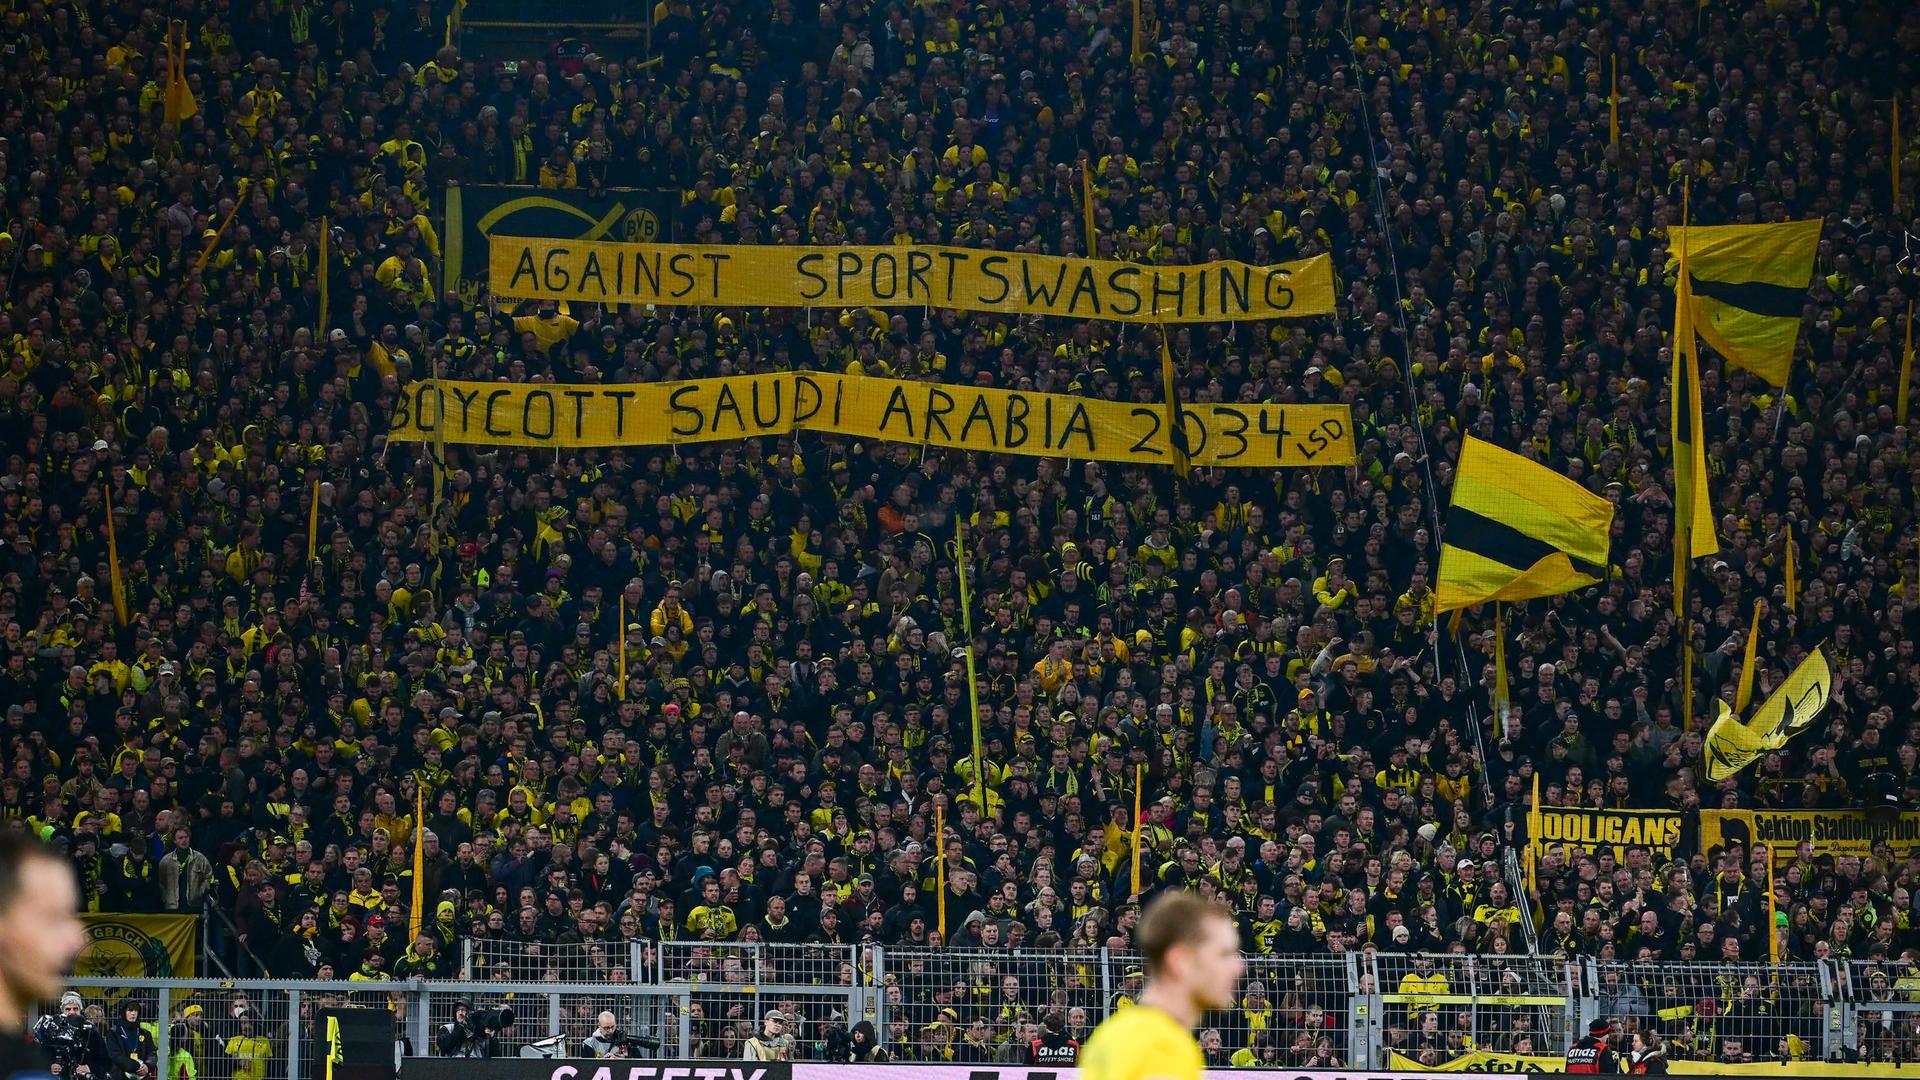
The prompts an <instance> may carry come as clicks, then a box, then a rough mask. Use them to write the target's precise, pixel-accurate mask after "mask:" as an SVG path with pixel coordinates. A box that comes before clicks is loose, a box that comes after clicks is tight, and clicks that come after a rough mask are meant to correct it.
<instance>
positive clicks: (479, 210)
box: [440, 184, 680, 306]
mask: <svg viewBox="0 0 1920 1080" xmlns="http://www.w3.org/2000/svg"><path fill="white" fill-rule="evenodd" d="M679 202H680V192H679V191H678V190H653V189H649V188H602V189H600V190H599V191H587V190H585V189H580V188H575V189H571V190H565V189H560V188H539V187H520V186H517V185H512V184H466V185H461V186H456V187H450V188H448V189H447V194H446V204H445V208H446V229H445V230H444V231H443V233H442V236H443V237H444V241H443V242H444V243H445V245H446V249H445V254H446V258H445V259H444V260H443V262H442V267H443V272H442V274H441V281H440V288H441V290H442V291H446V290H455V291H457V292H458V293H459V294H460V298H461V300H462V302H464V303H466V304H467V305H468V306H472V305H473V303H474V301H475V298H476V297H478V296H479V292H480V283H481V281H482V280H483V279H484V278H485V277H486V272H487V240H488V238H489V237H495V236H501V237H514V236H551V237H563V238H566V239H569V240H616V241H620V242H622V243H651V242H653V241H657V240H671V239H672V238H673V209H674V207H676V206H678V205H679Z"/></svg>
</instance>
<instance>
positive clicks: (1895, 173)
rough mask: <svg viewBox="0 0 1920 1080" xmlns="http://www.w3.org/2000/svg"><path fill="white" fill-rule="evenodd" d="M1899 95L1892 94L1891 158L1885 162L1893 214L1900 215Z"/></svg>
mask: <svg viewBox="0 0 1920 1080" xmlns="http://www.w3.org/2000/svg"><path fill="white" fill-rule="evenodd" d="M1900 153H1901V149H1900V93H1899V91H1897V90H1896V91H1894V94H1893V157H1892V158H1891V160H1889V161H1888V162H1887V178H1888V179H1889V180H1891V181H1893V212H1894V213H1895V214H1896V215H1897V214H1899V213H1900Z"/></svg>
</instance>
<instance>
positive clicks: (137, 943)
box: [74, 915, 200, 1000]
mask: <svg viewBox="0 0 1920 1080" xmlns="http://www.w3.org/2000/svg"><path fill="white" fill-rule="evenodd" d="M199 920H200V917H199V916H198V915H82V916H80V922H81V925H83V926H84V927H86V931H87V944H86V947H85V948H83V949H81V950H80V959H79V961H78V963H76V964H75V966H74V974H76V975H84V976H87V977H89V978H114V979H121V980H124V981H125V982H126V983H127V984H128V985H129V986H132V985H134V984H136V983H138V982H139V981H140V980H144V979H191V978H193V977H194V974H195V972H194V958H195V956H196V950H197V949H198V947H199V942H198V941H197V940H195V939H196V937H197V936H198V935H197V930H198V924H199ZM125 993H126V991H125V990H121V991H118V992H117V993H116V992H114V991H108V992H107V995H106V996H107V997H108V998H109V999H112V1000H117V999H118V998H119V997H121V996H124V995H125Z"/></svg>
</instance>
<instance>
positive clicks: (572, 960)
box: [460, 939, 657, 983]
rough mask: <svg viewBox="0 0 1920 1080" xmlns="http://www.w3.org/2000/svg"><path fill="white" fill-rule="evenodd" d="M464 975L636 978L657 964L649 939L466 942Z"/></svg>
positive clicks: (522, 979)
mask: <svg viewBox="0 0 1920 1080" xmlns="http://www.w3.org/2000/svg"><path fill="white" fill-rule="evenodd" d="M462 944H463V950H462V953H461V966H460V977H461V978H463V979H472V980H482V981H491V982H502V981H506V982H547V983H557V982H577V983H633V982H645V981H648V978H649V973H650V972H651V971H652V970H653V964H654V960H653V956H652V954H653V952H654V950H655V948H656V947H657V946H656V945H655V943H654V942H650V941H630V942H604V941H589V942H577V941H575V942H561V943H558V944H551V943H543V942H537V941H496V940H493V939H482V940H474V939H468V940H467V941H465V942H463V943H462Z"/></svg>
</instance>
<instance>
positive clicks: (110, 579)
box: [100, 483, 127, 626]
mask: <svg viewBox="0 0 1920 1080" xmlns="http://www.w3.org/2000/svg"><path fill="white" fill-rule="evenodd" d="M100 493H101V494H102V495H104V496H105V497H106V507H107V513H106V516H107V588H109V589H111V590H112V591H113V621H114V622H116V623H119V624H120V625H121V626H125V625H127V598H126V591H127V590H126V585H125V584H124V579H123V578H122V577H121V576H120V538H119V535H118V533H117V531H116V530H115V528H114V524H113V489H112V488H110V487H108V486H107V485H106V484H105V483H102V484H101V485H100Z"/></svg>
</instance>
